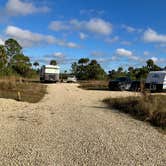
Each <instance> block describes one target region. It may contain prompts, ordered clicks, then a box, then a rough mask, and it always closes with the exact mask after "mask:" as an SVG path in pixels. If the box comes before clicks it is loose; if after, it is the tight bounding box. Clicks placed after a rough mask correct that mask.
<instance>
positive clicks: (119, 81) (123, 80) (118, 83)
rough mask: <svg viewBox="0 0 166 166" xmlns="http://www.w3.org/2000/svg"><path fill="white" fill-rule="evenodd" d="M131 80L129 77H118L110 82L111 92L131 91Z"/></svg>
mask: <svg viewBox="0 0 166 166" xmlns="http://www.w3.org/2000/svg"><path fill="white" fill-rule="evenodd" d="M131 83H132V81H131V79H130V78H129V77H118V78H116V79H115V80H110V81H109V85H108V87H109V89H110V90H120V91H124V90H129V89H130V87H131Z"/></svg>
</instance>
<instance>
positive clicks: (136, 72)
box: [108, 59, 162, 80]
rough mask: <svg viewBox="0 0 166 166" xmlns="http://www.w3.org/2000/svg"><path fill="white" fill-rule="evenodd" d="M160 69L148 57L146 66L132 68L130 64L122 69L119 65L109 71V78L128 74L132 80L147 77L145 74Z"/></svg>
mask: <svg viewBox="0 0 166 166" xmlns="http://www.w3.org/2000/svg"><path fill="white" fill-rule="evenodd" d="M159 70H162V68H160V67H159V66H157V65H156V64H155V63H154V62H153V60H151V59H149V60H147V62H146V66H142V67H141V68H134V67H132V66H130V67H129V68H128V71H124V70H123V68H122V67H119V68H118V69H117V70H111V71H109V74H108V76H109V78H110V79H115V78H117V77H121V76H128V77H130V78H131V79H133V80H144V79H146V77H147V74H148V73H149V72H150V71H159Z"/></svg>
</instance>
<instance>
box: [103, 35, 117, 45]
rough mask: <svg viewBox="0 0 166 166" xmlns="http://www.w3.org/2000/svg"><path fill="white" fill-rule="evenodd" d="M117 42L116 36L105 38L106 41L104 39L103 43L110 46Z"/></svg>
mask: <svg viewBox="0 0 166 166" xmlns="http://www.w3.org/2000/svg"><path fill="white" fill-rule="evenodd" d="M118 40H119V37H118V36H115V37H113V38H107V39H105V42H106V43H110V44H112V43H115V42H117V41H118Z"/></svg>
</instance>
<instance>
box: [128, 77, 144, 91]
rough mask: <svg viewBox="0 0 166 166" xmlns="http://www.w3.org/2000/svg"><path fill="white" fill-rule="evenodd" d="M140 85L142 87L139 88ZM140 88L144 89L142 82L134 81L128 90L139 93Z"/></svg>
mask: <svg viewBox="0 0 166 166" xmlns="http://www.w3.org/2000/svg"><path fill="white" fill-rule="evenodd" d="M141 84H142V87H141ZM141 88H144V82H141V81H138V80H135V81H132V83H131V86H130V88H129V90H130V91H135V92H139V91H141Z"/></svg>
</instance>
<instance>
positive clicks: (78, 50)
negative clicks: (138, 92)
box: [0, 0, 166, 72]
mask: <svg viewBox="0 0 166 166" xmlns="http://www.w3.org/2000/svg"><path fill="white" fill-rule="evenodd" d="M165 11H166V1H165V0H0V44H4V41H5V40H7V39H8V38H14V39H16V40H17V41H18V42H19V43H20V45H21V46H22V47H23V52H24V54H25V55H27V56H29V57H30V59H31V61H32V62H34V61H38V62H39V63H40V64H41V65H43V64H48V63H49V61H50V60H51V59H55V60H57V62H58V64H59V66H60V67H61V69H62V70H68V71H69V70H70V67H71V64H72V63H73V62H75V61H77V60H78V59H80V58H89V59H96V60H97V61H98V62H99V63H100V64H101V66H102V67H103V68H104V69H105V71H106V72H107V71H109V70H112V69H117V68H118V67H119V66H121V67H123V68H124V69H127V68H128V67H129V66H133V67H141V66H143V65H145V64H146V61H147V60H148V59H152V60H154V62H155V63H156V64H158V65H160V66H166V21H165V18H166V12H165Z"/></svg>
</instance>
